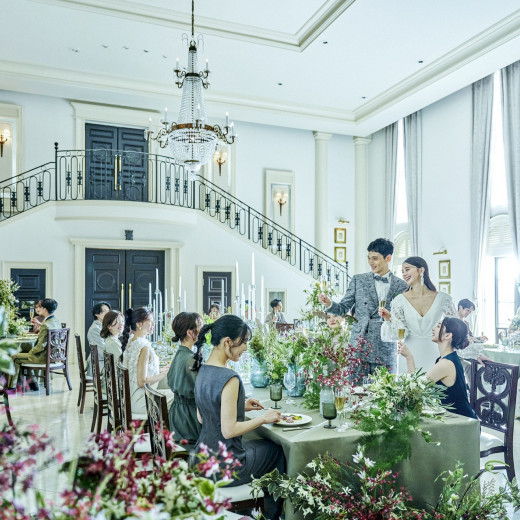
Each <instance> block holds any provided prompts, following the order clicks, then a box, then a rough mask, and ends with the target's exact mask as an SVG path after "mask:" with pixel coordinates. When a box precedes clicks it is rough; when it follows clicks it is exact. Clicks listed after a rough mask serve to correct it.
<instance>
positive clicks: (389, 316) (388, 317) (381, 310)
mask: <svg viewBox="0 0 520 520" xmlns="http://www.w3.org/2000/svg"><path fill="white" fill-rule="evenodd" d="M382 303H383V300H381V301H380V302H379V309H378V310H377V313H378V314H379V316H381V318H383V320H385V321H390V320H391V319H392V313H391V312H390V311H389V310H388V309H386V308H385V307H384V305H381V304H382ZM384 304H385V305H386V300H384Z"/></svg>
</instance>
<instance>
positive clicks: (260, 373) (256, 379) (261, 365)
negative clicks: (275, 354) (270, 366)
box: [251, 358, 269, 388]
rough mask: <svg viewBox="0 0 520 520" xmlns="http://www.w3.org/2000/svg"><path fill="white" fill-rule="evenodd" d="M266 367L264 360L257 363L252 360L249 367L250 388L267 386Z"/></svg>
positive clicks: (256, 360) (255, 360)
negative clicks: (251, 364)
mask: <svg viewBox="0 0 520 520" xmlns="http://www.w3.org/2000/svg"><path fill="white" fill-rule="evenodd" d="M266 372H267V365H266V362H265V361H264V360H262V361H259V360H258V359H255V358H253V366H252V367H251V386H252V387H254V388H265V387H266V386H267V385H268V384H269V379H267V376H266Z"/></svg>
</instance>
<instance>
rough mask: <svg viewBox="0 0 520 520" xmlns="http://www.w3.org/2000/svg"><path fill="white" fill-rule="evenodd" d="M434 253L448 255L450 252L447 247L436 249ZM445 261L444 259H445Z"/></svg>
mask: <svg viewBox="0 0 520 520" xmlns="http://www.w3.org/2000/svg"><path fill="white" fill-rule="evenodd" d="M433 254H434V255H447V254H448V250H447V249H439V250H438V251H435V253H433ZM443 262H444V260H443Z"/></svg>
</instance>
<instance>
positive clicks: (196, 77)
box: [145, 0, 236, 176]
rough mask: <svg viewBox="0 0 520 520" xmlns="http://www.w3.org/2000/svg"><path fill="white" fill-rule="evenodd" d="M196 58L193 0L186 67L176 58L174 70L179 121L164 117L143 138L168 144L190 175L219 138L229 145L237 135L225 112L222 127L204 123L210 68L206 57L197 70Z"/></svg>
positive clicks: (208, 156)
mask: <svg viewBox="0 0 520 520" xmlns="http://www.w3.org/2000/svg"><path fill="white" fill-rule="evenodd" d="M185 37H186V35H185ZM186 38H187V37H186ZM200 38H201V37H200V36H199V39H200ZM197 61H198V60H197V41H196V40H195V0H192V2H191V39H190V42H189V50H188V68H187V69H183V70H181V69H179V64H178V61H177V66H176V68H175V69H174V72H175V75H176V78H177V81H176V85H177V87H178V88H182V99H181V108H180V111H179V118H178V121H177V122H176V123H169V122H168V121H167V120H164V121H163V122H162V125H163V126H162V128H161V129H160V130H158V131H157V132H156V133H153V132H152V131H151V129H148V130H146V131H145V138H146V139H153V140H155V141H158V143H159V145H160V146H161V148H166V147H167V146H169V148H170V150H171V152H172V155H173V159H174V160H175V162H176V163H178V164H183V165H184V167H185V168H186V169H187V170H188V171H189V172H190V174H191V175H192V176H194V175H195V174H196V173H197V172H198V171H199V170H200V167H201V166H202V165H204V164H206V163H208V162H209V161H210V160H211V159H212V157H213V154H214V153H215V148H216V146H217V142H218V141H219V140H220V141H221V142H222V143H225V144H227V145H231V144H233V143H234V142H235V138H236V135H235V132H234V126H233V123H231V124H229V118H228V117H227V115H226V125H225V126H224V127H223V128H221V127H220V126H218V125H214V126H210V125H208V124H206V122H207V117H206V106H205V104H204V98H203V97H202V89H203V88H205V89H207V88H208V87H209V82H208V81H207V79H208V76H209V74H210V70H209V67H208V62H207V60H206V69H205V70H202V71H198V70H197V69H198V63H197ZM165 119H166V118H165Z"/></svg>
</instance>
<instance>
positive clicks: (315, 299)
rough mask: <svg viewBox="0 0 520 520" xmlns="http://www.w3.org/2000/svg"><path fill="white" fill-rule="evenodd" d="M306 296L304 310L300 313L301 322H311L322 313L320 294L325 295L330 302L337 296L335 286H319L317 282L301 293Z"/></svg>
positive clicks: (337, 291) (337, 292) (328, 284)
mask: <svg viewBox="0 0 520 520" xmlns="http://www.w3.org/2000/svg"><path fill="white" fill-rule="evenodd" d="M303 292H304V293H305V294H306V295H307V299H306V301H305V310H302V311H301V317H302V320H312V319H314V318H315V317H316V316H317V315H319V314H320V313H323V303H321V302H320V300H319V296H320V294H325V295H327V296H328V297H329V298H330V299H331V300H332V299H333V298H335V297H336V296H338V295H339V290H338V287H337V286H334V285H332V284H330V283H327V284H325V283H323V284H320V283H319V282H312V283H311V286H310V287H309V288H308V289H304V291H303Z"/></svg>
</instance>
